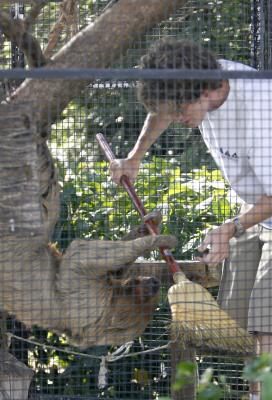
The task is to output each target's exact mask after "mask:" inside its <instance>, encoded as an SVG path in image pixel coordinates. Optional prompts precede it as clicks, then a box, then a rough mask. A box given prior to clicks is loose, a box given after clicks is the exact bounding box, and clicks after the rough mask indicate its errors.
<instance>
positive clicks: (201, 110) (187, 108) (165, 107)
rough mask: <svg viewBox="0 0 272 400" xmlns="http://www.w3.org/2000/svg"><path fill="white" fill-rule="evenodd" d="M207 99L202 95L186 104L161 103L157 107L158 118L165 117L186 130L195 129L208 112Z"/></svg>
mask: <svg viewBox="0 0 272 400" xmlns="http://www.w3.org/2000/svg"><path fill="white" fill-rule="evenodd" d="M209 105H210V104H209V99H208V97H206V96H204V95H202V96H201V97H200V98H199V99H198V100H197V101H195V102H193V103H186V104H180V105H177V104H174V103H172V102H162V103H160V104H159V105H158V107H157V112H158V114H159V115H160V116H162V117H163V115H165V116H166V115H167V118H168V119H169V118H170V119H171V121H172V122H179V123H181V124H182V125H184V126H186V127H188V128H196V127H197V126H199V125H200V124H201V122H202V121H203V119H204V118H205V115H206V113H207V112H208V111H209Z"/></svg>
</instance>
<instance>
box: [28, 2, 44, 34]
mask: <svg viewBox="0 0 272 400" xmlns="http://www.w3.org/2000/svg"><path fill="white" fill-rule="evenodd" d="M33 3H34V4H33V6H32V8H31V10H30V11H29V13H28V15H27V17H26V18H25V20H24V24H25V29H26V30H28V29H29V27H30V26H31V25H33V24H34V22H35V20H36V19H37V18H38V16H39V15H40V13H41V11H42V9H43V8H44V6H46V4H47V3H48V0H40V1H38V2H33Z"/></svg>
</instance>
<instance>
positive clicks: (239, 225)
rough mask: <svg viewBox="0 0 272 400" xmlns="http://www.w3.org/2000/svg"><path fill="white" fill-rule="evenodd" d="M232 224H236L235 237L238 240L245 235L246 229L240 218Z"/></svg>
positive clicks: (235, 219)
mask: <svg viewBox="0 0 272 400" xmlns="http://www.w3.org/2000/svg"><path fill="white" fill-rule="evenodd" d="M232 222H233V224H234V234H233V236H234V237H236V238H238V237H240V236H242V235H243V234H244V233H245V231H246V229H245V227H244V226H243V224H242V223H241V221H240V219H239V217H236V218H234V219H233V220H232Z"/></svg>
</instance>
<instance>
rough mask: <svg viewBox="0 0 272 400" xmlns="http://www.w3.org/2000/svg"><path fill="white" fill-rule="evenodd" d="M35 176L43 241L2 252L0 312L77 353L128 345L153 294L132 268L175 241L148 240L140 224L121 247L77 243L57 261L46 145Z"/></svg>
mask: <svg viewBox="0 0 272 400" xmlns="http://www.w3.org/2000/svg"><path fill="white" fill-rule="evenodd" d="M38 172H39V180H40V199H41V209H42V217H43V228H44V234H43V236H42V239H41V238H35V237H33V238H31V240H29V238H25V239H22V238H21V239H20V241H18V240H16V238H15V239H14V243H13V244H12V249H13V251H12V254H10V251H6V253H4V252H2V254H6V261H5V265H6V267H5V268H3V269H1V271H0V282H1V287H0V293H1V294H0V304H1V306H2V307H3V308H4V309H5V310H7V311H8V312H9V313H10V314H13V315H14V316H15V317H16V318H17V319H18V320H20V321H21V322H23V323H24V324H25V325H26V326H32V325H37V326H40V327H42V328H45V329H48V330H51V331H54V332H57V333H58V334H65V335H66V336H67V338H68V340H69V342H70V343H71V344H72V345H75V346H77V347H79V348H87V347H89V346H94V345H120V344H123V343H125V342H127V341H131V340H133V339H134V338H135V337H137V336H139V335H140V334H141V333H142V332H143V331H144V329H145V327H146V326H147V324H148V322H149V321H150V318H151V316H152V312H153V311H154V308H155V307H156V304H157V301H158V294H159V287H160V282H159V280H158V279H157V278H156V277H155V276H137V275H135V273H134V271H133V270H134V269H135V264H134V262H135V261H136V259H137V258H138V257H139V256H142V255H144V254H145V253H146V251H149V252H150V251H151V250H153V249H156V248H158V247H167V248H171V247H174V246H175V245H176V244H177V242H176V239H175V237H173V236H171V235H160V234H159V235H157V236H152V235H148V232H147V230H146V229H145V228H144V225H143V224H142V225H140V228H137V229H136V230H134V231H132V233H130V234H128V236H127V237H125V240H114V241H108V240H85V239H76V240H74V241H72V242H71V244H70V245H69V246H68V248H67V249H66V251H65V252H64V253H63V254H62V253H61V252H59V251H58V250H57V248H56V246H54V245H52V244H50V237H51V235H52V231H53V229H54V226H55V224H56V222H57V220H58V218H59V186H58V177H57V172H56V169H55V167H54V163H53V160H52V157H51V154H50V151H49V149H48V147H47V144H46V142H45V141H40V143H39V144H38ZM151 218H154V215H151ZM155 219H156V218H155ZM156 222H158V221H156ZM135 236H136V238H135ZM137 236H139V237H137ZM1 246H2V247H5V244H4V243H2V244H1ZM9 246H10V244H9ZM7 249H8V246H7Z"/></svg>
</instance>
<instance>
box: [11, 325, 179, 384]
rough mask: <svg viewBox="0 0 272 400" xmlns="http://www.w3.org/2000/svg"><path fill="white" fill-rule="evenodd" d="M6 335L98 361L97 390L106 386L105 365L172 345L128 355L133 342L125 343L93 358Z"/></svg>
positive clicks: (16, 337) (88, 355) (92, 356)
mask: <svg viewBox="0 0 272 400" xmlns="http://www.w3.org/2000/svg"><path fill="white" fill-rule="evenodd" d="M6 335H7V337H8V338H9V339H11V338H14V339H17V340H20V341H22V342H26V343H29V344H33V345H35V346H39V347H43V348H46V349H50V350H56V351H61V352H62V353H66V354H71V355H74V356H77V357H85V358H89V359H95V360H100V369H99V374H98V388H99V389H103V388H105V387H106V386H107V376H108V369H107V363H113V362H115V361H117V360H120V359H122V358H127V357H135V356H138V355H144V354H150V353H155V352H157V351H161V350H164V349H168V348H169V347H170V344H171V343H172V342H171V341H169V342H168V343H167V344H165V345H163V346H158V347H154V348H152V349H148V350H142V351H138V352H134V353H129V351H130V348H131V346H132V345H133V341H131V342H127V343H125V344H123V345H122V346H120V347H119V348H118V349H116V350H115V351H114V352H113V353H110V354H107V355H106V356H95V355H91V354H86V353H81V352H77V351H72V350H67V349H61V348H59V347H56V346H51V345H48V344H43V343H40V342H36V341H35V340H31V339H25V338H23V337H21V336H17V335H14V334H13V333H11V332H8V333H7V334H6Z"/></svg>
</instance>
